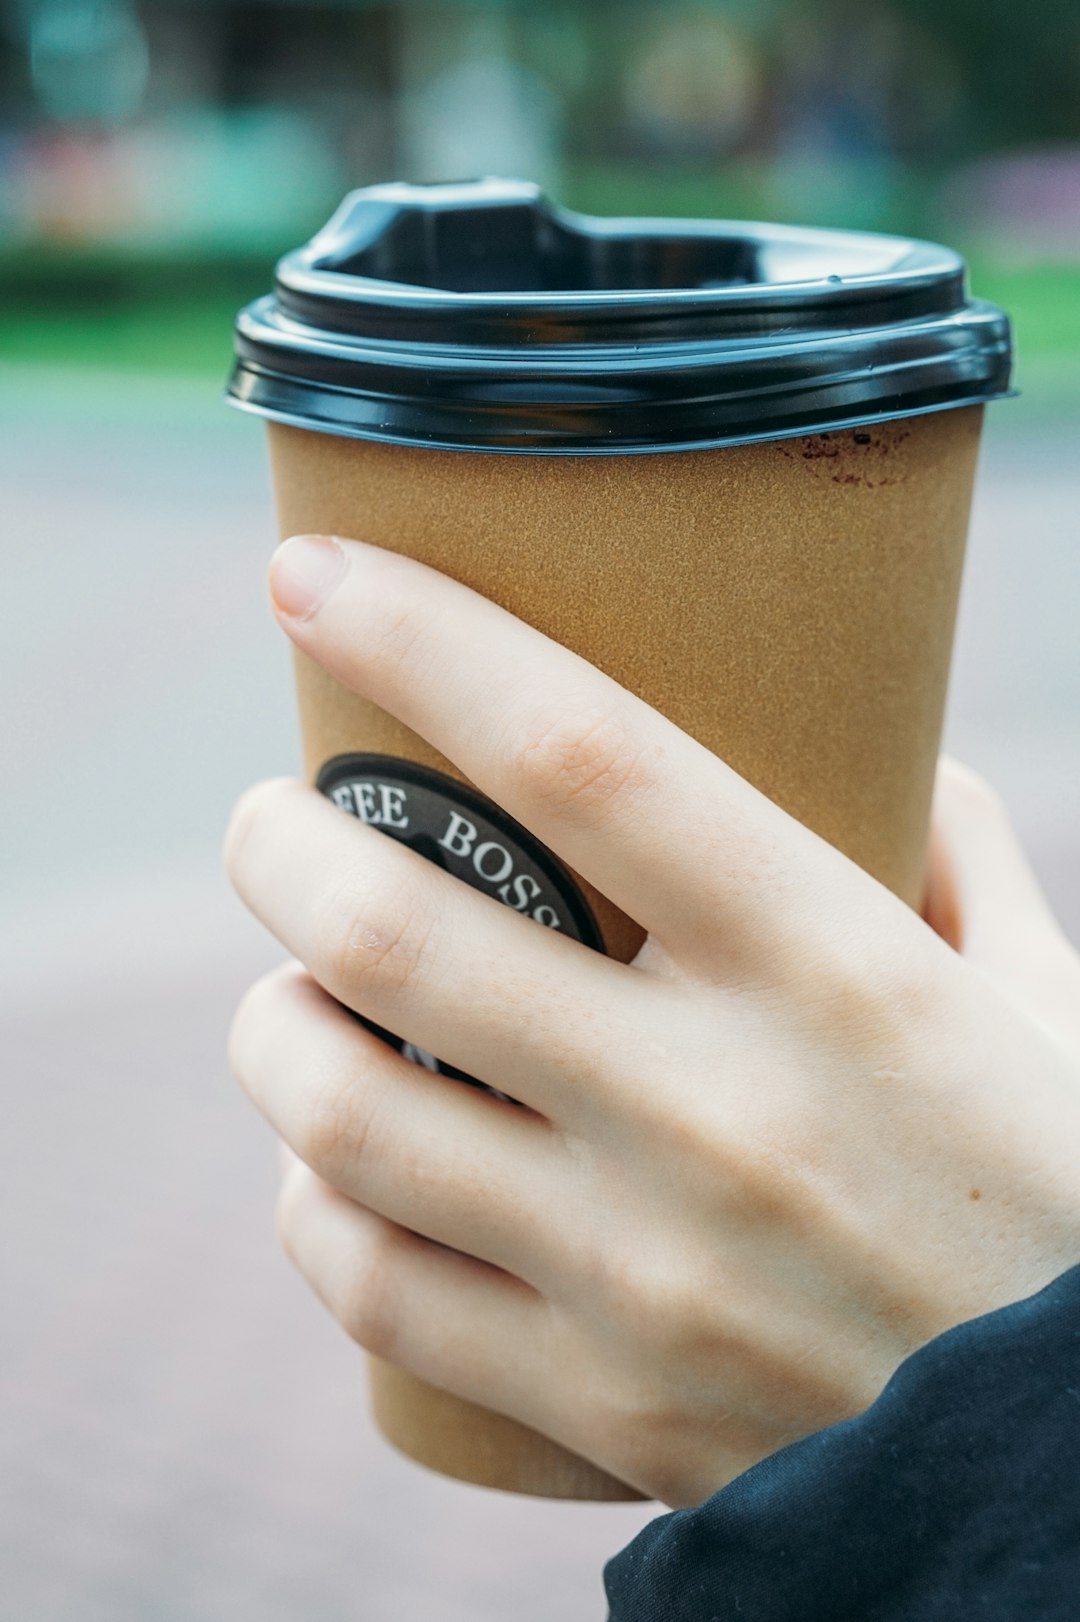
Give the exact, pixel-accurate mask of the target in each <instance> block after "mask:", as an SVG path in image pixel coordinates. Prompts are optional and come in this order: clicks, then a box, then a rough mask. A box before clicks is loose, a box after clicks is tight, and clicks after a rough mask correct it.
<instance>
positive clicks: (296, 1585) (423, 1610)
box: [0, 370, 1080, 1622]
mask: <svg viewBox="0 0 1080 1622" xmlns="http://www.w3.org/2000/svg"><path fill="white" fill-rule="evenodd" d="M1036 404H1037V402H1036ZM1010 413H1012V415H1011V416H1010ZM992 417H993V420H992V424H991V430H990V435H989V439H988V444H987V450H986V454H985V456H984V465H983V474H982V478H981V482H980V490H979V497H978V502H977V508H976V515H975V521H974V528H973V537H972V550H971V562H970V567H969V572H968V577H967V583H966V589H965V598H964V606H963V610H962V617H961V629H960V637H959V644H958V651H957V663H956V672H955V678H954V684H953V693H952V700H951V705H950V717H949V725H948V743H949V746H950V747H951V748H952V750H953V751H954V752H955V753H957V754H959V755H961V756H962V757H963V758H965V759H967V760H969V761H971V763H972V764H974V765H976V766H978V767H979V768H981V769H982V770H984V771H986V772H987V773H988V775H990V776H991V777H992V778H993V779H994V780H995V781H996V782H997V783H998V785H999V786H1000V787H1001V788H1002V789H1003V791H1004V792H1005V794H1006V796H1007V798H1008V799H1009V800H1010V803H1011V804H1012V806H1013V809H1014V812H1015V815H1016V819H1017V822H1018V824H1019V826H1020V828H1021V830H1022V832H1023V834H1024V836H1025V838H1026V839H1027V841H1028V843H1029V845H1030V848H1031V850H1032V852H1033V855H1034V858H1035V860H1036V863H1037V865H1038V867H1039V870H1040V872H1041V873H1042V876H1043V878H1044V880H1045V881H1046V882H1047V884H1048V886H1049V887H1050V889H1051V891H1052V893H1053V894H1054V896H1055V899H1056V902H1057V905H1058V910H1059V913H1060V915H1061V916H1062V918H1063V920H1064V921H1065V923H1066V925H1067V927H1068V928H1070V930H1071V931H1072V933H1073V936H1074V938H1076V937H1078V936H1080V838H1078V836H1077V832H1076V830H1077V826H1078V820H1080V819H1078V814H1077V813H1078V808H1080V734H1078V727H1077V716H1078V714H1080V648H1078V645H1077V638H1076V631H1075V624H1076V609H1077V597H1078V587H1080V558H1078V546H1077V539H1078V538H1077V518H1076V514H1077V510H1078V507H1080V458H1078V457H1077V456H1076V449H1077V442H1078V439H1080V434H1078V431H1077V430H1078V423H1080V417H1076V416H1073V417H1071V418H1070V419H1068V420H1064V419H1061V418H1047V417H1045V416H1041V415H1040V414H1039V412H1038V411H1037V410H1034V409H1027V408H1023V407H1019V406H1017V407H1014V406H1012V405H1008V406H1001V407H999V408H997V410H996V412H995V413H993V414H992ZM0 461H2V476H3V491H4V502H3V511H4V518H5V526H4V529H3V532H2V535H0V546H2V549H3V559H4V563H5V565H6V567H5V572H4V579H5V585H6V589H5V591H4V593H3V595H2V597H0V620H2V639H0V683H2V690H3V691H4V692H6V693H7V694H8V695H9V696H10V698H11V699H12V700H13V702H11V703H9V705H8V706H7V707H6V710H5V712H4V714H3V716H2V718H0V758H2V759H3V761H4V764H5V777H4V793H3V796H2V797H0V896H2V898H3V913H2V916H0V1054H2V1055H3V1058H2V1060H0V1064H2V1070H3V1075H4V1082H5V1092H6V1108H7V1116H8V1123H9V1127H8V1132H7V1133H6V1134H5V1141H4V1144H3V1147H2V1149H0V1156H2V1161H0V1171H2V1186H3V1189H4V1197H5V1220H4V1223H3V1227H2V1230H0V1232H2V1238H0V1290H2V1292H3V1293H2V1299H3V1301H4V1304H5V1312H4V1317H3V1329H2V1340H0V1449H2V1451H3V1456H4V1469H3V1475H2V1479H0V1503H2V1510H0V1518H2V1526H0V1570H2V1571H3V1579H2V1581H0V1622H98V1619H101V1622H203V1619H207V1622H209V1619H214V1622H219V1619H221V1618H224V1617H227V1618H229V1622H256V1619H258V1622H294V1619H295V1622H301V1619H302V1622H337V1619H339V1618H340V1619H342V1622H346V1619H347V1622H383V1619H390V1618H395V1619H396V1618H399V1617H400V1616H402V1615H420V1616H431V1617H434V1618H438V1619H439V1622H458V1619H459V1618H460V1619H461V1622H465V1619H468V1622H496V1619H499V1622H503V1619H505V1618H507V1617H510V1616H512V1617H514V1618H515V1619H517V1622H540V1619H549V1618H556V1617H558V1618H562V1617H574V1618H579V1617H580V1618H582V1619H587V1618H589V1617H595V1618H597V1619H599V1618H601V1617H602V1616H603V1600H602V1595H601V1588H600V1567H601V1564H602V1562H603V1560H604V1558H605V1557H606V1556H607V1555H609V1554H610V1553H612V1552H614V1551H615V1550H616V1549H618V1548H619V1547H620V1546H621V1545H622V1544H623V1543H624V1542H625V1541H626V1540H627V1539H628V1538H629V1537H630V1536H631V1535H632V1534H633V1532H634V1531H635V1530H636V1529H637V1528H638V1527H639V1526H640V1525H642V1524H643V1523H644V1521H645V1520H646V1519H648V1518H649V1515H650V1513H651V1512H652V1511H650V1510H649V1509H642V1508H638V1507H634V1506H589V1507H583V1506H577V1505H570V1506H568V1505H559V1504H546V1503H536V1502H532V1501H529V1500H518V1499H514V1498H511V1497H504V1496H501V1495H497V1494H490V1493H485V1492H480V1491H477V1490H475V1489H469V1488H464V1487H461V1486H459V1485H457V1484H455V1483H450V1482H445V1481H442V1480H440V1479H438V1478H436V1477H434V1476H431V1475H429V1474H428V1473H426V1472H424V1471H421V1470H419V1469H417V1468H415V1467H414V1466H412V1465H410V1464H408V1463H407V1462H406V1461H403V1460H401V1459H399V1458H398V1457H397V1456H396V1455H395V1454H394V1453H393V1452H392V1451H391V1450H390V1449H389V1448H388V1447H387V1446H386V1445H385V1444H384V1443H383V1442H382V1441H381V1440H380V1438H379V1437H378V1435H377V1433H376V1432H375V1431H374V1429H373V1427H372V1425H371V1422H370V1419H369V1417H368V1415H367V1409H366V1403H365V1398H364V1389H363V1382H362V1378H361V1369H360V1359H359V1357H358V1355H357V1353H356V1352H355V1350H354V1349H353V1348H352V1347H351V1346H350V1345H349V1343H348V1342H347V1341H346V1340H345V1338H344V1336H343V1335H342V1334H341V1333H340V1331H339V1330H338V1329H337V1328H336V1326H335V1325H334V1324H333V1323H332V1322H331V1321H330V1320H329V1319H328V1317H327V1316H326V1314H325V1313H324V1312H323V1311H322V1309H321V1308H320V1307H319V1306H318V1305H317V1304H316V1303H315V1302H314V1300H313V1299H312V1298H311V1297H310V1296H309V1295H308V1292H307V1290H306V1287H305V1286H304V1285H303V1283H302V1282H301V1281H300V1280H298V1279H297V1278H295V1277H294V1276H293V1274H292V1273H291V1271H290V1270H289V1268H288V1267H287V1264H286V1263H285V1262H284V1261H282V1260H280V1259H279V1257H278V1255H277V1251H276V1246H275V1242H274V1238H273V1232H272V1221H271V1209H272V1203H273V1195H274V1189H275V1185H276V1166H275V1160H274V1155H273V1152H272V1144H271V1140H270V1136H269V1133H268V1132H267V1131H266V1130H265V1129H264V1128H263V1127H262V1125H261V1123H260V1122H259V1121H258V1120H257V1119H256V1118H255V1117H254V1115H253V1114H252V1112H251V1110H250V1108H249V1107H248V1106H247V1105H246V1104H245V1102H244V1101H243V1100H242V1099H241V1097H240V1096H239V1093H238V1091H237V1089H236V1088H235V1087H234V1086H233V1084H232V1083H231V1082H230V1081H229V1079H228V1077H227V1075H226V1071H225V1065H224V1060H223V1057H222V1049H223V1041H224V1032H225V1029H226V1027H227V1022H228V1018H229V1014H230V1011H231V1008H232V1006H233V1004H234V1003H235V1001H236V999H237V997H238V996H239V994H240V992H241V990H242V989H243V987H244V986H245V985H246V984H247V982H248V981H249V980H250V979H251V978H252V977H253V976H254V975H255V974H257V973H259V972H261V971H262V969H264V968H265V967H267V966H269V965H270V964H271V963H273V962H274V961H275V960H276V958H277V952H276V949H275V948H274V947H273V946H272V945H271V944H270V943H268V942H267V941H266V940H265V939H263V937H262V935H261V933H260V932H259V931H258V930H257V929H256V927H255V926H254V925H253V924H252V923H251V922H250V921H249V920H248V919H247V918H246V917H245V916H244V914H243V913H242V911H241V909H240V908H239V906H238V905H237V904H235V903H234V902H233V900H232V899H231V897H230V895H229V893H228V891H227V889H226V887H225V885H224V883H223V881H222V880H221V878H220V876H219V871H218V847H219V843H220V836H221V828H222V825H223V823H224V820H225V817H226V815H227V810H228V807H229V805H230V803H231V802H232V800H233V798H234V797H235V795H236V794H237V793H238V792H239V791H240V789H241V788H242V787H243V786H244V785H245V784H246V783H248V782H250V781H251V780H253V779H255V778H257V777H260V776H264V775H268V774H272V773H277V772H282V771H291V770H293V769H294V768H295V764H296V744H295V736H294V730H293V725H292V720H291V706H292V699H291V689H290V679H289V669H288V662H287V658H286V654H285V650H284V648H283V647H282V646H281V645H280V638H279V635H278V633H277V632H276V630H275V629H274V628H273V627H272V625H271V623H270V620H269V617H268V615H267V614H266V613H265V610H264V609H263V607H262V604H261V602H260V590H259V580H260V575H261V569H262V564H263V561H264V559H265V556H266V553H267V551H268V548H269V545H270V541H271V535H272V523H271V517H270V511H269V502H268V497H267V494H266V480H265V468H264V465H263V455H262V445H261V435H260V431H259V429H258V427H257V426H256V425H255V424H254V423H252V422H251V421H248V420H245V419H242V418H239V417H236V416H234V415H232V414H230V413H228V412H226V411H225V410H224V409H223V408H222V407H220V406H219V405H218V403H217V401H216V399H215V398H214V395H213V391H212V390H209V389H205V388H202V387H200V386H199V385H197V384H194V383H191V382H185V383H176V382H170V383H168V384H162V383H159V382H155V381H152V380H122V379H116V378H112V379H110V378H104V377H101V378H99V377H91V376H72V377H70V378H69V377H64V376H62V375H60V374H58V373H39V372H35V371H32V370H9V371H8V372H7V373H6V374H5V377H4V379H3V380H2V382H0Z"/></svg>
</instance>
